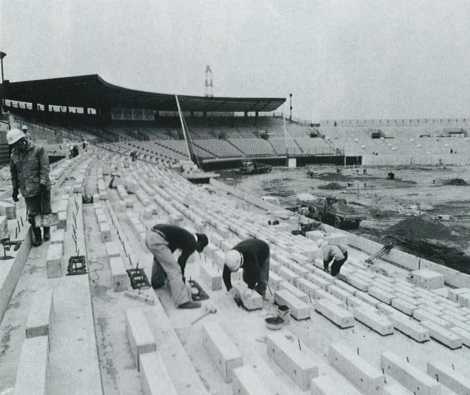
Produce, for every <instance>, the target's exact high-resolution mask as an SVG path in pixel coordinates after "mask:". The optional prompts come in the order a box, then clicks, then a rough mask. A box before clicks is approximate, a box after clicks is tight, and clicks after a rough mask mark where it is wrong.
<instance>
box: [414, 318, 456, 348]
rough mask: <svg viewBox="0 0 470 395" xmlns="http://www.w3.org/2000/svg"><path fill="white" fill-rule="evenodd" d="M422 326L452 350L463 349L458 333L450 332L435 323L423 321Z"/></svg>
mask: <svg viewBox="0 0 470 395" xmlns="http://www.w3.org/2000/svg"><path fill="white" fill-rule="evenodd" d="M421 325H422V326H423V327H425V328H426V329H427V330H428V331H429V335H430V336H431V337H432V338H433V339H434V340H437V341H438V342H439V343H442V344H444V345H446V346H447V347H449V348H450V349H452V350H455V349H457V348H460V347H462V344H463V341H462V338H461V337H460V336H459V335H457V334H456V333H454V332H452V331H450V330H449V329H448V328H446V327H443V326H440V325H438V324H436V323H435V322H433V321H429V320H423V321H421Z"/></svg>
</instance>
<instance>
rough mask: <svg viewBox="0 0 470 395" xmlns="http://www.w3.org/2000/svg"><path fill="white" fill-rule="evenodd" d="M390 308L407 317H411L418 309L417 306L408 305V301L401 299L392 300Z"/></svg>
mask: <svg viewBox="0 0 470 395" xmlns="http://www.w3.org/2000/svg"><path fill="white" fill-rule="evenodd" d="M392 307H394V308H395V309H397V310H399V311H401V312H402V313H405V314H406V315H409V316H412V315H413V311H415V310H416V309H417V308H418V306H417V305H415V304H413V303H410V302H409V301H407V300H405V299H404V298H403V297H398V298H393V299H392Z"/></svg>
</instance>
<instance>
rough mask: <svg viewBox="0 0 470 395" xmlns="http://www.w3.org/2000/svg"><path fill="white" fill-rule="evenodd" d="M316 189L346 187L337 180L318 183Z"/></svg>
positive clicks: (339, 188)
mask: <svg viewBox="0 0 470 395" xmlns="http://www.w3.org/2000/svg"><path fill="white" fill-rule="evenodd" d="M318 189H327V190H341V189H346V187H345V186H344V185H341V184H339V183H337V182H330V183H328V184H323V185H319V186H318Z"/></svg>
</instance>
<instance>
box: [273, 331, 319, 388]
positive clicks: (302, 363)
mask: <svg viewBox="0 0 470 395" xmlns="http://www.w3.org/2000/svg"><path fill="white" fill-rule="evenodd" d="M287 334H288V336H286V333H285V332H276V333H270V334H268V336H266V346H267V352H268V355H269V357H270V358H271V359H272V360H273V361H274V362H276V364H277V365H279V367H280V368H281V369H282V370H283V371H284V372H285V373H286V374H287V375H288V376H289V377H290V378H291V379H292V380H293V381H294V382H295V383H297V385H298V386H299V387H300V388H301V389H302V390H303V391H306V390H308V389H309V388H310V385H311V381H312V379H313V378H314V377H317V376H318V367H317V366H316V364H315V362H314V361H313V359H312V357H311V356H310V355H309V350H308V349H305V348H302V349H299V345H298V341H296V340H295V339H296V337H295V336H294V335H291V334H289V333H288V332H287ZM289 339H291V340H289Z"/></svg>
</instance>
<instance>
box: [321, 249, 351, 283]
mask: <svg viewBox="0 0 470 395" xmlns="http://www.w3.org/2000/svg"><path fill="white" fill-rule="evenodd" d="M322 252H323V269H324V270H325V271H326V272H329V273H330V274H331V275H332V276H333V277H336V276H337V275H338V274H339V271H340V270H341V266H343V265H344V263H345V262H346V261H347V260H348V250H347V248H346V246H344V245H342V244H327V245H325V246H323V248H322Z"/></svg>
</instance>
